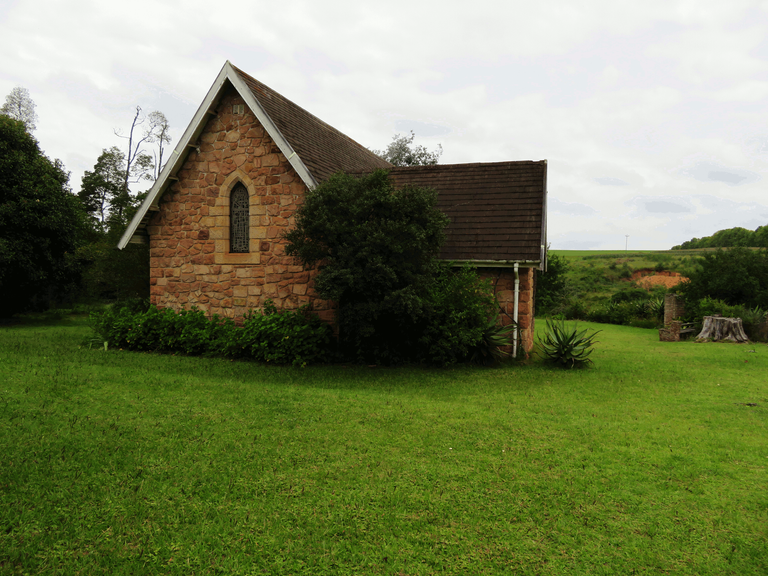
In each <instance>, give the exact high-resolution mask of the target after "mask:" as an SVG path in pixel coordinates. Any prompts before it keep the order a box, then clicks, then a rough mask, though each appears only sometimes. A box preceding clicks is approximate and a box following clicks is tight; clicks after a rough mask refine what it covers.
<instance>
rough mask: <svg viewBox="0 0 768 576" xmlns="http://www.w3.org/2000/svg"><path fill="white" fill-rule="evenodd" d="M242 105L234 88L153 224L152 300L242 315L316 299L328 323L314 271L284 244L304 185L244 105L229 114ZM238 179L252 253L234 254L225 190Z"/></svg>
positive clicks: (327, 311) (161, 304)
mask: <svg viewBox="0 0 768 576" xmlns="http://www.w3.org/2000/svg"><path fill="white" fill-rule="evenodd" d="M237 104H244V101H243V100H242V98H240V96H239V95H237V93H236V92H235V91H234V90H232V91H231V92H230V93H229V94H226V95H225V96H224V97H223V98H222V99H221V101H220V103H219V106H218V109H217V110H218V111H217V113H216V114H215V115H214V116H212V117H211V119H210V120H209V121H208V124H207V125H206V127H205V129H204V131H203V133H202V134H201V136H200V139H199V142H198V143H197V147H196V149H195V150H192V152H191V153H190V154H189V156H188V157H187V159H186V161H185V163H184V166H183V167H182V169H181V170H180V171H179V173H178V178H179V180H178V182H176V183H174V184H173V185H172V187H171V189H170V190H169V191H167V192H166V193H165V196H164V197H163V199H162V200H161V203H160V210H159V212H157V213H156V214H155V215H154V216H153V217H152V219H151V221H150V223H149V226H148V232H149V234H150V297H151V300H152V303H153V304H155V305H157V306H159V307H169V308H173V309H176V310H179V309H183V308H191V307H192V306H197V307H198V308H200V309H202V310H204V311H206V312H208V313H210V314H219V315H221V316H226V317H236V318H238V317H241V316H242V315H243V314H244V313H245V312H246V311H247V310H249V309H253V308H259V307H260V306H262V305H263V303H264V301H265V300H266V299H267V298H270V299H272V300H273V301H274V303H275V305H276V306H277V308H278V309H281V308H282V309H294V308H297V307H299V306H301V305H303V304H307V303H310V302H311V303H312V305H313V308H314V309H315V311H317V312H318V314H320V316H321V317H322V318H323V319H325V320H331V319H332V317H333V311H332V310H331V305H330V303H329V302H327V301H324V300H321V299H319V298H318V297H317V295H316V294H315V292H314V288H313V273H310V272H305V271H304V270H303V268H302V267H301V266H300V265H298V264H297V263H296V262H295V261H294V259H293V258H291V257H288V256H286V255H285V241H284V240H283V239H282V238H281V234H282V232H283V231H285V230H287V229H288V227H290V226H292V224H293V218H294V212H295V210H296V209H297V207H298V206H299V205H300V204H301V203H302V202H303V199H304V194H305V192H306V187H305V186H304V183H303V182H302V181H301V179H300V178H299V176H298V175H297V174H296V173H295V171H294V170H293V168H292V167H291V165H290V163H289V162H288V161H287V160H286V158H285V156H283V154H282V153H281V152H280V150H279V149H278V147H277V146H276V144H275V143H274V142H273V141H272V139H271V138H270V136H269V135H268V134H267V132H266V131H265V130H264V128H263V127H262V126H261V125H260V123H259V122H258V120H257V119H256V117H255V116H254V115H253V114H252V113H251V112H250V110H249V109H248V107H247V106H244V107H243V108H244V113H242V114H233V105H237ZM238 182H242V183H243V184H244V185H245V187H246V188H247V189H248V193H249V202H250V219H251V234H250V251H249V252H248V253H243V254H230V253H229V193H230V191H231V190H232V188H233V187H234V186H235V185H236V184H237V183H238Z"/></svg>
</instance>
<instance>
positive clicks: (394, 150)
mask: <svg viewBox="0 0 768 576" xmlns="http://www.w3.org/2000/svg"><path fill="white" fill-rule="evenodd" d="M415 138H416V134H415V133H414V132H413V130H411V135H410V136H400V134H395V135H394V136H393V137H392V142H390V143H389V146H387V149H386V150H372V152H373V153H374V154H376V155H377V156H379V157H380V158H383V159H384V160H386V161H387V162H390V163H392V164H394V165H395V166H434V165H435V164H437V163H438V162H439V161H440V156H442V155H443V147H442V145H440V144H438V145H437V150H435V151H434V152H430V151H429V150H427V149H426V147H424V146H421V145H418V144H414V143H413V140H414V139H415Z"/></svg>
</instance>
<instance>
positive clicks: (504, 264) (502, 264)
mask: <svg viewBox="0 0 768 576" xmlns="http://www.w3.org/2000/svg"><path fill="white" fill-rule="evenodd" d="M446 260H447V259H446ZM450 261H451V262H453V263H454V264H472V265H473V266H475V267H477V268H514V266H515V264H517V265H518V266H522V267H523V268H532V267H534V266H541V260H475V259H471V258H466V259H451V260H450Z"/></svg>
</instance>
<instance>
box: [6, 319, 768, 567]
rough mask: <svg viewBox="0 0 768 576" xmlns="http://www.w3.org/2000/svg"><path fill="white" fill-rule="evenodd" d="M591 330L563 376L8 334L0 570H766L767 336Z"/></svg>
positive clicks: (79, 330)
mask: <svg viewBox="0 0 768 576" xmlns="http://www.w3.org/2000/svg"><path fill="white" fill-rule="evenodd" d="M593 326H594V327H595V328H596V329H602V330H603V332H602V333H601V334H600V335H599V337H598V340H600V343H599V344H598V346H597V350H596V352H595V353H594V355H593V358H594V362H595V365H594V367H593V368H591V369H588V370H581V371H571V372H567V371H560V370H556V369H552V368H549V367H547V366H544V365H541V364H540V363H538V362H529V363H527V364H524V365H520V364H518V365H509V366H505V367H501V368H494V369H487V368H478V367H459V368H455V369H448V370H438V369H424V368H418V367H417V368H413V367H411V368H396V369H387V368H378V367H373V368H369V367H352V366H350V367H347V366H332V367H309V368H306V369H294V368H282V367H274V366H261V365H256V364H248V363H238V362H229V361H223V360H206V359H199V358H186V357H175V356H159V355H153V354H138V353H128V352H121V351H109V352H105V351H103V350H97V349H94V350H89V349H88V348H87V347H83V348H79V347H78V346H79V345H80V344H81V342H82V341H83V339H84V338H85V336H87V334H88V330H87V328H86V326H85V324H84V321H83V320H70V321H62V322H58V323H55V324H50V325H48V324H45V323H44V322H38V323H31V324H30V323H28V324H18V325H11V326H4V327H0V574H99V573H105V574H153V573H162V574H184V575H189V574H281V575H283V574H391V575H409V576H412V575H418V574H552V575H555V574H558V575H559V574H691V575H704V574H712V575H715V574H716V575H722V574H734V575H748V574H755V575H757V574H760V575H763V574H766V573H768V534H767V532H768V490H766V484H767V481H768V474H766V466H768V347H766V346H765V345H764V344H756V345H728V344H695V343H689V342H684V343H660V342H659V341H658V334H657V332H656V331H652V330H642V329H635V328H628V327H617V326H609V325H593ZM538 327H539V329H541V328H543V322H540V323H539V324H538ZM750 404H754V406H750Z"/></svg>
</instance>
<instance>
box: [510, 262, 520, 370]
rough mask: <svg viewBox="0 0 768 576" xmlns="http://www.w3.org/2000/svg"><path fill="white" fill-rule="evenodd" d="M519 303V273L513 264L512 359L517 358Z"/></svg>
mask: <svg viewBox="0 0 768 576" xmlns="http://www.w3.org/2000/svg"><path fill="white" fill-rule="evenodd" d="M519 302H520V273H519V271H518V264H517V262H515V307H514V309H513V312H512V319H513V320H514V321H515V331H514V333H513V335H512V358H517V339H518V334H519V333H520V330H518V327H517V313H518V309H517V308H518V303H519Z"/></svg>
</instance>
